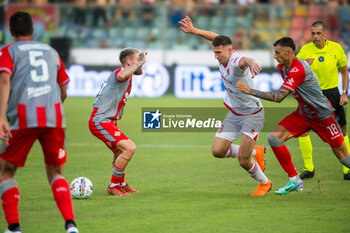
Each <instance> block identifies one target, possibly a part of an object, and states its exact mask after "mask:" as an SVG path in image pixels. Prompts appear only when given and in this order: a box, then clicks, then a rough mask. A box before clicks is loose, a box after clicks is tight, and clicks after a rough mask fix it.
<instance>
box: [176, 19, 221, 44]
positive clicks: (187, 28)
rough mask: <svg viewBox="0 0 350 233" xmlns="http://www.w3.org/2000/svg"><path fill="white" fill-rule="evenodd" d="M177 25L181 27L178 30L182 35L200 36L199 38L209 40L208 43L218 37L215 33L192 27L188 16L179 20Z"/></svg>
mask: <svg viewBox="0 0 350 233" xmlns="http://www.w3.org/2000/svg"><path fill="white" fill-rule="evenodd" d="M179 24H181V25H182V27H181V28H180V29H181V30H182V31H183V32H184V33H188V34H193V35H198V36H201V37H203V38H205V39H207V40H210V41H212V40H214V38H215V37H217V36H218V34H216V33H215V32H211V31H206V30H202V29H199V28H196V27H194V26H193V24H192V20H191V18H190V17H188V16H186V17H185V18H183V19H181V20H180V21H179Z"/></svg>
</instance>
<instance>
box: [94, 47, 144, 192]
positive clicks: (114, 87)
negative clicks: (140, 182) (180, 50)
mask: <svg viewBox="0 0 350 233" xmlns="http://www.w3.org/2000/svg"><path fill="white" fill-rule="evenodd" d="M146 55H147V53H146V52H141V53H140V52H139V51H138V50H136V49H131V48H126V49H123V50H122V51H121V52H120V55H119V60H120V63H121V64H122V67H121V68H119V69H117V70H115V71H113V72H112V73H111V75H110V76H109V77H108V78H107V80H106V81H105V82H104V83H103V84H102V87H101V89H100V91H99V93H98V94H97V96H96V100H95V103H94V104H93V111H92V114H91V117H90V120H89V129H90V131H91V133H92V134H93V135H94V136H96V137H97V138H98V139H100V140H101V141H102V142H104V143H105V144H106V146H107V147H108V148H109V149H110V150H111V151H112V152H113V172H112V178H111V182H110V183H109V185H108V187H107V192H108V193H109V194H111V195H117V196H130V194H129V193H135V192H138V191H137V190H136V189H133V188H131V187H130V186H129V185H128V183H126V182H125V168H126V166H127V165H128V163H129V161H130V160H131V158H132V156H133V155H134V152H135V144H134V143H133V142H132V141H131V140H130V139H129V138H128V137H127V136H126V135H125V134H124V133H123V132H122V131H120V130H119V128H118V125H117V121H118V120H120V119H121V118H122V115H123V111H124V106H125V104H126V101H127V99H128V96H129V94H130V91H131V85H132V78H133V76H134V75H140V74H142V72H143V71H142V66H143V64H144V63H145V62H146Z"/></svg>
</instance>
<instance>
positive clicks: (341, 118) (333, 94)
mask: <svg viewBox="0 0 350 233" xmlns="http://www.w3.org/2000/svg"><path fill="white" fill-rule="evenodd" d="M322 92H323V94H324V95H325V96H326V97H327V98H328V99H329V101H330V102H331V103H332V106H333V108H335V118H336V120H337V121H338V124H339V125H340V127H341V126H344V125H346V118H345V111H344V108H343V106H341V105H340V104H339V102H340V94H339V90H338V87H335V88H332V89H327V90H322Z"/></svg>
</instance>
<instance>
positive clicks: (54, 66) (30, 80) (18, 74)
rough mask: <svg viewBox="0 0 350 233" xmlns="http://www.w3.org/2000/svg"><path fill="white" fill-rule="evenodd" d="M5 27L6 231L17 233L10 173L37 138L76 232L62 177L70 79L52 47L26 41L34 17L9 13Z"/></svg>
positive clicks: (0, 86)
mask: <svg viewBox="0 0 350 233" xmlns="http://www.w3.org/2000/svg"><path fill="white" fill-rule="evenodd" d="M10 31H11V34H12V36H13V37H14V40H15V42H14V43H12V44H10V45H8V46H6V47H4V48H2V49H1V52H0V139H2V140H3V143H2V145H1V148H0V196H1V200H2V207H3V210H4V214H5V218H6V221H7V223H8V229H7V230H6V233H11V232H13V233H20V232H21V228H20V226H19V217H18V202H19V197H20V194H19V190H18V187H17V184H16V180H15V178H14V176H15V173H16V170H17V168H18V167H23V166H24V164H25V161H26V158H27V155H28V153H29V151H30V149H31V147H32V146H33V143H34V142H35V141H36V140H37V139H38V140H39V142H40V144H41V147H42V149H43V152H44V158H45V165H46V173H47V178H48V181H49V183H50V185H51V190H52V193H53V197H54V199H55V201H56V203H57V207H58V208H59V210H60V212H61V214H62V216H63V218H64V220H65V222H66V223H65V224H66V225H65V227H66V230H67V233H77V232H78V229H77V228H76V226H75V223H74V213H73V206H72V198H71V196H70V191H69V186H68V183H67V181H66V180H65V178H64V177H63V164H64V163H65V162H66V151H65V148H64V141H65V120H64V113H63V104H62V103H63V101H64V100H65V98H66V97H67V92H66V90H67V84H68V82H69V77H68V75H67V74H66V71H65V68H64V65H63V63H62V61H61V58H60V56H59V55H58V53H57V52H56V50H54V49H53V48H52V47H51V46H49V45H47V44H43V43H41V42H37V41H31V36H32V34H33V21H32V17H31V16H30V14H28V13H27V12H20V11H19V12H16V13H14V14H13V15H12V16H11V17H10ZM6 106H7V110H6ZM5 113H6V114H5ZM5 115H6V117H7V119H8V121H9V123H10V126H9V125H8V123H7V121H6V117H5ZM41 230H42V229H41ZM41 230H39V229H38V230H37V232H39V231H41Z"/></svg>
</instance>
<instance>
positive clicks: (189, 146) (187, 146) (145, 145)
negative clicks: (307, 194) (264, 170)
mask: <svg viewBox="0 0 350 233" xmlns="http://www.w3.org/2000/svg"><path fill="white" fill-rule="evenodd" d="M67 145H68V146H72V147H84V146H93V147H105V145H104V144H102V143H82V142H79V143H76V142H73V143H67ZM211 146H212V145H211V144H208V145H194V144H136V147H144V148H210V147H211ZM287 148H290V149H297V148H299V146H287ZM317 149H320V150H328V149H331V148H330V147H329V146H317Z"/></svg>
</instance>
